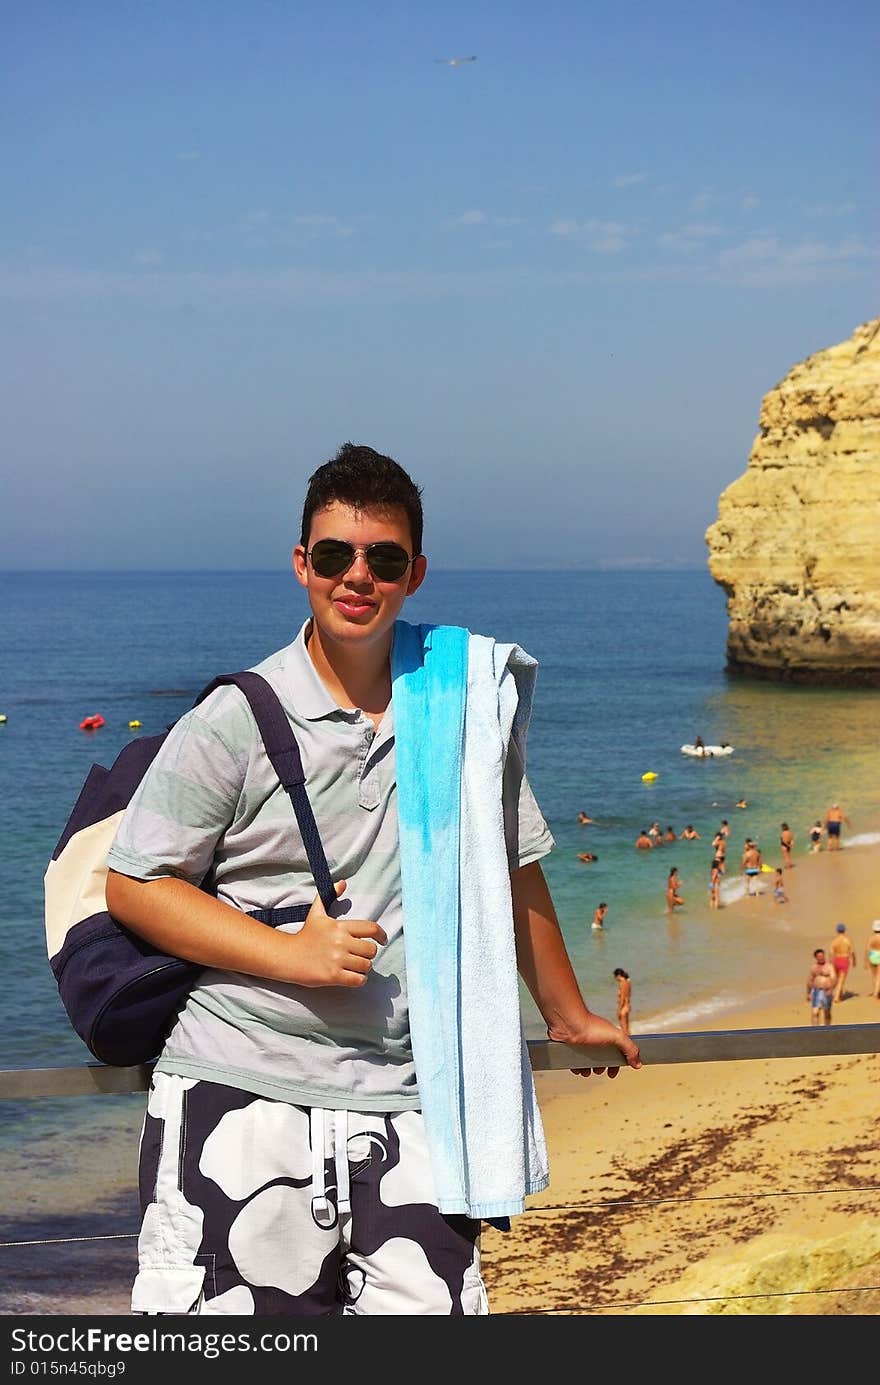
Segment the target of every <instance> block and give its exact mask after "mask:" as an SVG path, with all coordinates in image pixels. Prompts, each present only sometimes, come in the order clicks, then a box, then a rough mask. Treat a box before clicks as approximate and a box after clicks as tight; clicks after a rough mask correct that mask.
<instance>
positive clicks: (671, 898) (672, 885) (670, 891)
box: [666, 866, 684, 914]
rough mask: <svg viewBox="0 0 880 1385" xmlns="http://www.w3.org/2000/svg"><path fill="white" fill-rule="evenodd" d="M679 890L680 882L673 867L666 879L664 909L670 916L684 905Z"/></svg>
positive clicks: (676, 869) (676, 870)
mask: <svg viewBox="0 0 880 1385" xmlns="http://www.w3.org/2000/svg"><path fill="white" fill-rule="evenodd" d="M680 889H681V880H680V879H679V875H678V868H677V867H676V866H673V867H672V870H671V871H670V872H669V874H668V876H667V877H666V908H667V910H668V911H669V913H670V914H674V913H675V910H676V909H679V908H680V907H681V906H682V904H684V900H683V899H682V897H681V895H680V894H679V890H680Z"/></svg>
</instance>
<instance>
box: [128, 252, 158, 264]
mask: <svg viewBox="0 0 880 1385" xmlns="http://www.w3.org/2000/svg"><path fill="white" fill-rule="evenodd" d="M132 259H133V260H134V262H135V264H142V265H146V266H147V267H150V266H152V265H158V264H164V261H165V256H164V255H163V254H162V252H161V251H160V250H136V251H135V252H134V255H133V256H132Z"/></svg>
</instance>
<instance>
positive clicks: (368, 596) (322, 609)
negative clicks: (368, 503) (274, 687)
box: [293, 502, 428, 645]
mask: <svg viewBox="0 0 880 1385" xmlns="http://www.w3.org/2000/svg"><path fill="white" fill-rule="evenodd" d="M321 539H341V540H343V541H345V542H346V543H349V544H351V545H352V547H353V548H355V549H358V550H363V549H366V548H368V546H369V545H370V544H373V543H394V544H399V545H400V547H402V548H404V549H405V550H406V552H407V553H408V554H410V555H411V554H412V535H411V533H410V527H409V520H408V518H407V515H406V511H405V510H404V509H402V508H400V507H397V506H395V507H394V508H393V509H390V510H353V509H351V507H350V506H348V505H342V504H339V503H338V502H333V503H332V504H330V505H328V506H327V507H326V509H323V510H318V511H316V513H315V514H314V516H313V517H312V527H311V531H310V533H309V541H308V552H307V550H306V549H305V548H304V547H303V545H302V544H297V546H296V548H295V549H294V550H293V570H294V572H295V574H296V577H297V581H299V582H300V583H301V585H302V586H304V587H305V589H306V591H307V592H308V595H309V605H310V606H311V608H312V615H313V616H314V618H315V622H316V623H317V625H318V627H319V629H320V632H321V637H322V639H324V640H329V641H330V642H331V643H342V644H348V645H357V644H364V643H372V642H374V641H375V640H377V639H379V638H382V637H383V636H385V635H386V634H387V633H388V632H389V631H390V630H391V628H392V626H393V625H394V622H395V620H396V619H397V617H398V615H399V614H400V610H401V607H402V606H403V603H404V601H405V600H406V598H407V597H408V596H410V595H411V594H412V593H413V592H414V591H417V590H418V588H419V587H420V586H421V584H422V582H423V580H424V576H425V571H426V569H427V566H428V564H427V559H426V558H425V557H424V556H423V555H419V556H418V557H417V558H414V559H413V561H412V563H411V564H410V565H409V567H408V568H407V570H406V572H405V573H404V574H403V576H402V577H401V578H400V579H399V580H398V581H396V582H389V581H383V580H381V579H380V578H377V577H376V576H375V574H374V573H373V572H371V570H370V567H369V564H368V562H367V558H366V554H365V553H364V552H363V551H358V552H357V553H356V554H355V556H354V560H353V562H352V564H351V566H350V567H349V568H348V569H347V570H346V571H345V572H341V573H339V574H338V575H337V576H335V577H321V576H319V575H318V573H317V572H315V569H314V566H313V564H312V561H311V559H310V558H309V556H308V554H309V553H311V551H312V549H313V548H314V545H315V544H316V543H318V542H319V541H320V540H321Z"/></svg>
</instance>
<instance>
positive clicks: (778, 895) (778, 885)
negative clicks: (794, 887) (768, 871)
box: [773, 866, 788, 904]
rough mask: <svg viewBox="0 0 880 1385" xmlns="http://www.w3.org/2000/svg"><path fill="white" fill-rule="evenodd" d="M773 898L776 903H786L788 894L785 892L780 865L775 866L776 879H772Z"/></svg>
mask: <svg viewBox="0 0 880 1385" xmlns="http://www.w3.org/2000/svg"><path fill="white" fill-rule="evenodd" d="M773 898H774V899H775V900H776V903H777V904H787V903H788V895H787V894H786V893H785V880H784V879H783V875H782V866H777V867H776V879H775V880H774V881H773Z"/></svg>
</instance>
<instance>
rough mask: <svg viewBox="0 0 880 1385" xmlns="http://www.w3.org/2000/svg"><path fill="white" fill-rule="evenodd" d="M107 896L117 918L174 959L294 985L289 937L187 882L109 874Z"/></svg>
mask: <svg viewBox="0 0 880 1385" xmlns="http://www.w3.org/2000/svg"><path fill="white" fill-rule="evenodd" d="M106 894H107V907H108V909H109V910H110V912H111V914H112V915H113V917H114V918H116V919H118V920H119V922H120V923H123V924H125V926H126V927H127V928H130V929H131V930H132V932H134V933H137V934H138V936H139V937H142V938H145V939H146V941H147V942H149V943H152V944H153V946H154V947H157V948H159V949H160V950H161V951H163V952H167V953H169V954H170V955H171V956H172V957H182V958H184V959H185V960H186V961H189V962H197V963H199V965H201V966H206V967H219V968H221V969H222V970H224V971H240V972H245V973H246V974H247V975H249V976H261V977H265V978H267V979H271V980H276V981H284V980H289V979H290V973H291V960H292V957H291V950H290V935H289V934H282V933H277V932H276V930H275V929H274V928H267V926H266V924H264V923H260V922H259V921H258V920H257V919H252V918H250V917H249V916H248V915H247V914H245V913H242V912H241V910H239V909H235V908H233V906H232V905H231V904H224V903H223V902H222V901H221V900H219V899H215V898H214V896H213V895H209V894H207V893H206V892H205V891H204V890H200V889H198V888H197V887H196V886H195V885H190V884H188V883H187V882H186V881H185V880H178V879H176V878H174V877H173V876H164V877H163V878H162V879H160V880H136V879H134V878H133V877H132V876H129V875H121V874H119V872H117V871H113V870H111V871H110V873H109V875H108V877H107V890H106Z"/></svg>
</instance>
